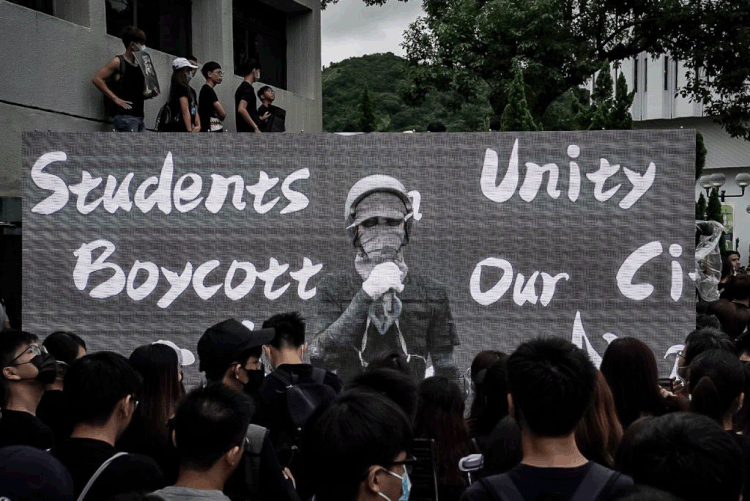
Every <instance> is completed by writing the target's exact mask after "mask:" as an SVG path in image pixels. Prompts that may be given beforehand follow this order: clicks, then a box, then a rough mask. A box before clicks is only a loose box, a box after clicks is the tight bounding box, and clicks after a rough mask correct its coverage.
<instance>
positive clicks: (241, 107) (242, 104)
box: [237, 99, 261, 134]
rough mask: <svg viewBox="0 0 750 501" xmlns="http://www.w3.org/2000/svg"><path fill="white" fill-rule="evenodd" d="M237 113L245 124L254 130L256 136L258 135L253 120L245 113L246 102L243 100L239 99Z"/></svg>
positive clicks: (258, 132) (257, 129)
mask: <svg viewBox="0 0 750 501" xmlns="http://www.w3.org/2000/svg"><path fill="white" fill-rule="evenodd" d="M237 113H239V115H240V116H241V117H242V118H243V120H245V122H247V123H249V124H250V126H251V127H252V128H253V129H255V133H256V134H260V133H261V132H260V129H259V128H258V126H257V125H256V123H255V122H253V119H252V118H250V113H248V112H247V101H245V100H244V99H240V104H239V106H237Z"/></svg>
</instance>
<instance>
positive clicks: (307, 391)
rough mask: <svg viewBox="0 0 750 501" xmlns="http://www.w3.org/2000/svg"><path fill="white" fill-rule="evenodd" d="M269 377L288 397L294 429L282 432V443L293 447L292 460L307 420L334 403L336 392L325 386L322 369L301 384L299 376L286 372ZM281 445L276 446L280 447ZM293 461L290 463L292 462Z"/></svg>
mask: <svg viewBox="0 0 750 501" xmlns="http://www.w3.org/2000/svg"><path fill="white" fill-rule="evenodd" d="M269 377H275V378H276V379H278V380H279V381H280V382H281V383H282V384H283V385H284V390H282V392H283V393H284V394H285V395H286V410H287V412H288V413H289V417H290V418H291V422H292V426H293V429H291V430H280V431H279V437H280V442H281V443H285V444H286V445H290V446H291V453H292V459H293V457H294V453H295V452H296V451H297V450H299V443H300V440H301V438H302V430H303V429H304V427H305V424H307V420H308V419H309V418H310V416H311V415H312V414H313V412H315V410H316V409H317V408H318V407H320V406H321V405H323V404H327V403H330V402H333V401H334V400H335V399H336V392H335V391H334V389H333V388H331V387H330V386H328V385H326V384H324V380H325V377H326V371H325V370H324V369H321V368H320V367H313V369H312V381H309V380H308V381H305V382H304V383H300V382H299V376H298V375H297V374H294V373H292V374H289V373H288V372H286V371H281V370H275V371H273V372H271V374H270V375H269ZM279 445H280V444H276V446H277V447H279ZM292 459H290V460H289V462H290V463H291V462H292ZM282 466H288V465H286V464H285V465H282Z"/></svg>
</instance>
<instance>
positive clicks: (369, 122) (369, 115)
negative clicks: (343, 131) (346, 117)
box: [359, 85, 375, 132]
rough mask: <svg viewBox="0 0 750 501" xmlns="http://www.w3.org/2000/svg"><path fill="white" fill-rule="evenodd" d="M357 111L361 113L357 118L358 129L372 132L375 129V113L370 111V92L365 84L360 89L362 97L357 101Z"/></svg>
mask: <svg viewBox="0 0 750 501" xmlns="http://www.w3.org/2000/svg"><path fill="white" fill-rule="evenodd" d="M359 112H360V113H361V116H360V119H359V130H360V131H362V132H372V131H374V130H375V113H374V112H373V111H372V103H371V102H370V93H369V92H368V90H367V86H366V85H365V88H364V90H362V98H361V100H360V102H359Z"/></svg>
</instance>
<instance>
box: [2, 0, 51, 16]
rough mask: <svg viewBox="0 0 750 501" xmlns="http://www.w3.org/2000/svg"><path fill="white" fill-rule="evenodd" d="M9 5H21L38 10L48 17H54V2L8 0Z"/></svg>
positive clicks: (43, 0)
mask: <svg viewBox="0 0 750 501" xmlns="http://www.w3.org/2000/svg"><path fill="white" fill-rule="evenodd" d="M10 3H14V4H17V5H22V6H23V7H26V8H29V9H34V10H38V11H39V12H43V13H45V14H49V15H50V16H53V15H55V13H54V10H55V9H54V6H53V3H54V0H10Z"/></svg>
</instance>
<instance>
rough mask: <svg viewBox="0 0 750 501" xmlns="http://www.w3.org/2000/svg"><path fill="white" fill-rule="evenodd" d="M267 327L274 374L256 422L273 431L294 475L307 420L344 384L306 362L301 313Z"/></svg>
mask: <svg viewBox="0 0 750 501" xmlns="http://www.w3.org/2000/svg"><path fill="white" fill-rule="evenodd" d="M263 328H264V329H265V328H273V329H274V330H275V331H276V335H275V336H274V338H273V339H272V340H271V341H270V342H269V343H268V344H265V345H264V346H263V351H264V352H265V354H266V357H267V358H268V359H269V360H270V362H271V368H272V369H273V371H272V372H271V373H270V374H268V376H266V378H265V379H264V380H263V384H262V385H261V387H260V402H259V409H258V414H257V418H256V419H255V422H257V423H258V424H260V425H261V426H265V427H266V428H268V429H269V430H271V442H273V444H274V447H275V448H276V454H277V456H278V457H279V461H280V462H281V464H282V465H284V466H289V467H290V468H291V470H292V473H294V467H293V466H292V463H293V462H294V459H295V457H294V451H295V450H296V448H297V446H298V445H299V439H300V437H301V432H302V428H303V427H304V426H305V423H306V422H307V419H308V418H309V417H310V415H311V414H312V413H313V411H315V409H316V408H317V407H318V406H319V405H322V404H325V403H329V402H332V401H333V400H334V399H335V398H336V395H337V394H338V393H340V392H341V390H342V388H343V387H344V384H343V383H342V382H341V380H340V379H339V377H338V376H337V375H336V374H334V373H333V372H329V371H327V370H325V369H321V368H319V367H313V366H312V365H310V364H306V363H304V362H303V361H302V360H303V357H304V354H305V349H306V348H307V344H306V343H305V321H304V319H303V318H302V316H301V315H300V314H299V313H298V312H296V311H295V312H291V313H281V314H278V315H274V316H273V317H271V318H269V319H268V320H266V321H265V322H263Z"/></svg>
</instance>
